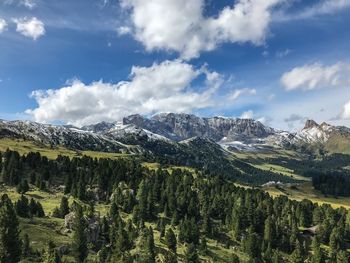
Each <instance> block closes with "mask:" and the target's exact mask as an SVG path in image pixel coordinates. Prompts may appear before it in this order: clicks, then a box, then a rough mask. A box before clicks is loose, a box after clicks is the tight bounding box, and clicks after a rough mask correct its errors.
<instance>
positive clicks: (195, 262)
mask: <svg viewBox="0 0 350 263" xmlns="http://www.w3.org/2000/svg"><path fill="white" fill-rule="evenodd" d="M185 262H186V263H199V257H198V254H197V249H196V246H195V245H194V244H193V243H190V244H188V245H187V248H186V251H185Z"/></svg>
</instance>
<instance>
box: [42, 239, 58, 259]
mask: <svg viewBox="0 0 350 263" xmlns="http://www.w3.org/2000/svg"><path fill="white" fill-rule="evenodd" d="M44 263H61V257H60V255H59V254H58V251H57V250H56V249H55V244H54V243H53V242H52V241H49V243H48V244H47V250H46V253H45V258H44Z"/></svg>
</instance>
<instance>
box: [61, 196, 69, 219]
mask: <svg viewBox="0 0 350 263" xmlns="http://www.w3.org/2000/svg"><path fill="white" fill-rule="evenodd" d="M59 212H60V217H61V218H64V217H65V216H66V215H67V214H69V204H68V198H67V197H65V196H62V198H61V203H60V208H59Z"/></svg>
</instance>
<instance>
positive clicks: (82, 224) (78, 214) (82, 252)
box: [72, 204, 88, 263]
mask: <svg viewBox="0 0 350 263" xmlns="http://www.w3.org/2000/svg"><path fill="white" fill-rule="evenodd" d="M74 226H75V231H74V233H73V245H72V247H73V251H74V256H75V260H76V261H77V262H79V263H82V262H84V261H85V259H86V257H87V255H88V247H87V237H86V233H85V229H86V221H85V218H84V215H83V209H82V207H81V206H80V205H79V204H76V207H75V223H74Z"/></svg>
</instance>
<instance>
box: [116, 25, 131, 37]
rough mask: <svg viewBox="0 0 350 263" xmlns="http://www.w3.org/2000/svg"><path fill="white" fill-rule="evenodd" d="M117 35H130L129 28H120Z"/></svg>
mask: <svg viewBox="0 0 350 263" xmlns="http://www.w3.org/2000/svg"><path fill="white" fill-rule="evenodd" d="M117 32H118V35H120V36H122V35H127V34H130V33H131V28H130V27H127V26H121V27H118V28H117Z"/></svg>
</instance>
